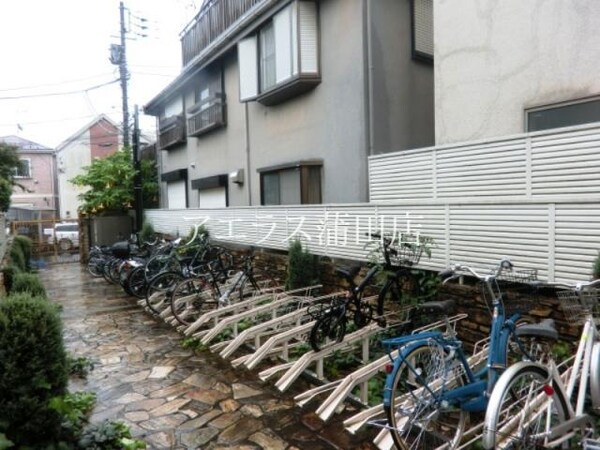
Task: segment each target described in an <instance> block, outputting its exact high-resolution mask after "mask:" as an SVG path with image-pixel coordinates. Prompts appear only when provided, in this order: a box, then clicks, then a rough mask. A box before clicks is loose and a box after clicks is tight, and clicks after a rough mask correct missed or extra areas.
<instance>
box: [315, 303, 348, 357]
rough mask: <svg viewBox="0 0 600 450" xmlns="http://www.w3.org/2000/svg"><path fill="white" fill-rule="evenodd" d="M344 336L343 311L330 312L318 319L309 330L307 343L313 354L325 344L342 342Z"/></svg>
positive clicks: (344, 316)
mask: <svg viewBox="0 0 600 450" xmlns="http://www.w3.org/2000/svg"><path fill="white" fill-rule="evenodd" d="M345 335H346V315H345V312H343V311H335V310H333V311H331V312H328V313H327V314H325V315H324V316H322V317H320V318H319V319H318V320H317V321H316V322H315V324H314V325H313V327H312V328H311V330H310V336H309V343H310V346H311V347H312V349H313V350H314V351H315V352H318V351H319V350H321V349H322V348H323V347H325V346H326V345H327V344H330V343H337V342H342V340H343V339H344V336H345Z"/></svg>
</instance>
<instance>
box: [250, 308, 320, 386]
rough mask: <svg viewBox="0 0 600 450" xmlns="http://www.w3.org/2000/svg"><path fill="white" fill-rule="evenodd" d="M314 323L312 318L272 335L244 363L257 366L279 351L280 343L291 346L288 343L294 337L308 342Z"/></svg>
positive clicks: (252, 366)
mask: <svg viewBox="0 0 600 450" xmlns="http://www.w3.org/2000/svg"><path fill="white" fill-rule="evenodd" d="M314 324H315V321H314V320H312V321H310V322H308V323H305V324H303V325H300V326H297V327H294V328H292V329H290V330H287V331H284V332H282V333H279V334H276V335H275V336H271V337H270V338H269V339H267V341H266V342H265V343H264V344H263V345H261V346H260V348H259V349H258V350H256V352H254V354H252V355H251V356H250V357H249V358H248V359H247V360H246V361H244V365H245V366H246V367H247V368H248V369H253V368H255V367H256V366H257V365H258V364H259V363H260V362H261V361H262V360H263V359H265V358H266V357H268V356H270V355H272V354H273V353H279V347H277V345H278V344H283V347H287V348H289V347H290V346H289V345H288V343H289V341H290V340H292V339H299V340H302V342H306V338H307V337H308V334H309V333H310V330H311V329H312V327H313V326H314ZM259 376H260V375H259ZM261 379H263V378H261ZM266 379H267V378H264V379H263V381H264V380H266Z"/></svg>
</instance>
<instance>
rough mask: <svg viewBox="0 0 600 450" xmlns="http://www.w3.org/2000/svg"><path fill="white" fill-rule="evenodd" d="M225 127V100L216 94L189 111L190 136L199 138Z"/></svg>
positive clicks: (221, 95)
mask: <svg viewBox="0 0 600 450" xmlns="http://www.w3.org/2000/svg"><path fill="white" fill-rule="evenodd" d="M224 125H225V98H224V95H223V94H215V95H213V96H212V97H211V98H208V99H206V100H204V101H202V102H199V103H196V104H195V105H194V106H192V107H191V108H189V109H188V135H189V136H199V135H201V134H203V133H206V132H208V131H210V130H213V129H215V128H218V127H222V126H224Z"/></svg>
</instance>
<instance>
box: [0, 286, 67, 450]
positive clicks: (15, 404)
mask: <svg viewBox="0 0 600 450" xmlns="http://www.w3.org/2000/svg"><path fill="white" fill-rule="evenodd" d="M67 370H68V366H67V355H66V353H65V349H64V343H63V338H62V324H61V320H60V317H59V315H58V313H57V309H56V308H55V307H54V306H53V305H52V304H51V303H50V302H48V301H46V300H42V299H40V298H36V297H32V296H31V295H29V294H17V295H11V296H10V297H8V298H6V299H2V300H0V433H4V434H5V435H6V438H8V439H10V440H11V441H13V442H14V443H15V444H16V445H17V446H31V447H33V448H41V447H42V446H43V445H44V444H47V443H50V442H55V441H56V438H57V437H58V435H59V433H60V424H61V416H60V414H59V413H58V412H57V411H55V410H54V409H52V408H51V407H50V399H51V398H53V397H57V396H62V395H64V394H65V393H66V389H67V380H68V371H67Z"/></svg>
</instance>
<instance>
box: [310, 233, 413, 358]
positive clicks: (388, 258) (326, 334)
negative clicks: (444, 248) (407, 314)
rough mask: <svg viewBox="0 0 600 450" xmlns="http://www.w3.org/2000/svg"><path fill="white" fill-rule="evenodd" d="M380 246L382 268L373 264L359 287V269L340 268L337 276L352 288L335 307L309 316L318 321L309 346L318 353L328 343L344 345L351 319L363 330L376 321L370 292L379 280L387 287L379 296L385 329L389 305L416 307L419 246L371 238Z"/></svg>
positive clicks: (380, 320) (377, 236) (379, 318)
mask: <svg viewBox="0 0 600 450" xmlns="http://www.w3.org/2000/svg"><path fill="white" fill-rule="evenodd" d="M369 236H370V237H371V238H373V239H375V241H374V242H378V243H379V248H378V252H379V253H380V254H381V255H382V256H383V261H382V263H381V264H379V263H376V264H374V265H373V266H372V267H371V268H370V269H369V271H368V272H367V274H366V275H365V277H364V278H363V279H362V280H361V281H360V283H359V284H358V285H357V284H356V283H355V282H354V279H355V278H356V275H358V272H359V271H360V266H355V267H352V268H344V267H338V268H336V273H337V274H338V275H339V276H341V277H342V278H344V279H345V280H346V281H347V283H348V284H349V286H350V287H349V289H348V290H347V291H346V295H345V297H342V298H336V299H335V300H334V301H333V302H332V303H330V304H325V305H317V307H316V308H313V309H312V311H309V313H310V314H311V315H312V316H313V317H315V318H316V319H317V321H316V322H315V324H314V326H313V327H312V329H311V332H310V336H309V343H310V346H311V347H312V349H313V350H314V351H319V350H321V348H322V347H323V345H324V344H326V343H328V342H341V341H342V340H343V339H344V336H345V335H346V326H347V321H348V315H349V314H350V315H351V317H352V320H353V322H354V325H355V326H356V328H362V327H364V326H366V325H368V324H369V323H370V322H371V321H372V320H373V318H374V317H373V306H372V305H371V302H369V301H367V298H366V297H367V296H366V293H367V288H368V287H369V286H371V285H372V284H373V282H374V281H376V279H377V278H378V277H379V276H380V275H383V276H384V283H383V286H382V287H381V289H380V290H379V294H378V295H377V311H376V313H377V316H376V317H375V318H376V320H377V322H378V323H379V325H380V326H382V327H383V326H385V324H386V320H385V318H384V316H383V314H384V309H385V307H386V305H389V304H390V302H391V303H393V304H396V305H398V304H400V305H408V304H411V303H416V302H417V301H418V299H419V297H420V295H421V288H420V285H419V281H418V279H417V277H416V276H415V275H414V274H413V273H412V271H411V266H412V265H413V264H416V263H417V262H418V261H419V259H420V257H421V254H422V252H423V248H422V247H421V246H420V245H415V244H414V243H412V244H410V245H404V244H406V243H403V242H397V241H396V240H394V239H393V238H392V237H390V236H382V235H380V234H377V233H373V234H370V235H369Z"/></svg>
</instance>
